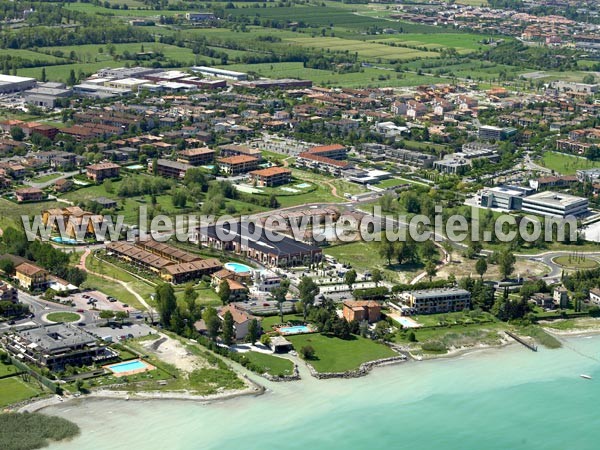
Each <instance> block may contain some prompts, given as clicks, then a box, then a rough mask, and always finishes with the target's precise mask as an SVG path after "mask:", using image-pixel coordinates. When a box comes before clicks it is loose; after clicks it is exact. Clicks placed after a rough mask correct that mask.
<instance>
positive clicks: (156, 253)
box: [106, 239, 223, 284]
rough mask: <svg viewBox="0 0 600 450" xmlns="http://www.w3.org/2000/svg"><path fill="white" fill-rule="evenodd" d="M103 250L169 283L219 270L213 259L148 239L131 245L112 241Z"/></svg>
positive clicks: (218, 265)
mask: <svg viewBox="0 0 600 450" xmlns="http://www.w3.org/2000/svg"><path fill="white" fill-rule="evenodd" d="M106 249H107V251H108V252H110V253H112V254H114V255H115V256H117V257H119V258H121V259H123V260H124V261H127V262H130V263H132V264H134V265H137V266H138V267H141V268H143V269H146V270H150V271H151V272H154V273H156V274H158V275H159V276H160V277H161V278H162V279H163V280H164V281H167V282H169V283H173V284H179V283H185V282H187V281H191V280H197V279H199V278H202V277H203V276H204V275H211V274H212V273H214V272H216V271H218V270H219V269H221V268H222V267H223V266H222V264H221V262H220V261H219V260H218V259H216V258H202V257H200V256H198V255H194V254H192V253H189V252H186V251H185V250H181V249H179V248H177V247H173V246H171V245H168V244H164V243H162V242H157V241H154V240H152V239H146V240H137V241H136V242H135V243H133V244H131V243H129V242H124V241H114V242H110V243H108V244H107V245H106Z"/></svg>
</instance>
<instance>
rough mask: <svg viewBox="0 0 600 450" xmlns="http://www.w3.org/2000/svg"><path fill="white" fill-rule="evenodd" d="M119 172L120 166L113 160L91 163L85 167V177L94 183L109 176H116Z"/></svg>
mask: <svg viewBox="0 0 600 450" xmlns="http://www.w3.org/2000/svg"><path fill="white" fill-rule="evenodd" d="M120 173H121V166H119V165H118V164H115V163H113V162H103V163H98V164H92V165H89V166H88V167H87V177H88V178H89V179H90V180H93V181H95V182H96V183H101V182H102V181H104V180H106V179H110V178H118V177H119V175H120Z"/></svg>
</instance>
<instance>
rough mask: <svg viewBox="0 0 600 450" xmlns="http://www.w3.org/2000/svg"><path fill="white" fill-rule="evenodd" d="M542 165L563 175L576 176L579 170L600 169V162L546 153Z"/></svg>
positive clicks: (562, 154) (563, 154)
mask: <svg viewBox="0 0 600 450" xmlns="http://www.w3.org/2000/svg"><path fill="white" fill-rule="evenodd" d="M541 165H543V166H544V167H547V168H548V169H550V170H553V171H555V172H558V173H560V174H563V175H574V174H575V172H576V171H577V170H578V169H593V168H596V167H600V161H591V160H589V159H586V158H583V157H578V156H571V155H567V154H565V153H557V152H545V153H544V156H543V158H542V160H541Z"/></svg>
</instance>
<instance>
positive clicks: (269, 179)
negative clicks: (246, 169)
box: [250, 167, 292, 187]
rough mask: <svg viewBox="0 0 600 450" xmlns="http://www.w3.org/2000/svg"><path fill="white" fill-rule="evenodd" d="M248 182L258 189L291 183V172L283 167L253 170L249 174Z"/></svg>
mask: <svg viewBox="0 0 600 450" xmlns="http://www.w3.org/2000/svg"><path fill="white" fill-rule="evenodd" d="M250 180H251V181H252V182H253V183H256V185H257V186H260V187H273V186H280V185H282V184H288V183H290V182H291V181H292V171H291V170H290V169H286V168H283V167H269V168H267V169H261V170H253V171H252V172H250Z"/></svg>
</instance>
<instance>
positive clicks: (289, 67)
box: [219, 62, 446, 87]
mask: <svg viewBox="0 0 600 450" xmlns="http://www.w3.org/2000/svg"><path fill="white" fill-rule="evenodd" d="M219 67H222V68H227V69H229V70H236V71H240V72H253V73H257V74H258V75H260V76H263V77H270V78H290V77H291V78H304V79H308V80H311V81H312V82H313V83H315V84H317V85H319V86H340V87H390V86H391V87H407V86H418V85H421V84H435V83H443V82H444V81H446V80H445V79H444V78H440V77H434V76H419V75H417V74H411V73H396V72H394V71H390V70H381V69H376V68H364V69H363V70H361V71H360V72H351V73H342V74H340V73H336V72H333V71H329V70H319V69H310V68H305V67H303V65H302V63H300V62H297V63H296V62H283V63H264V64H230V65H227V66H223V65H222V66H219Z"/></svg>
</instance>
